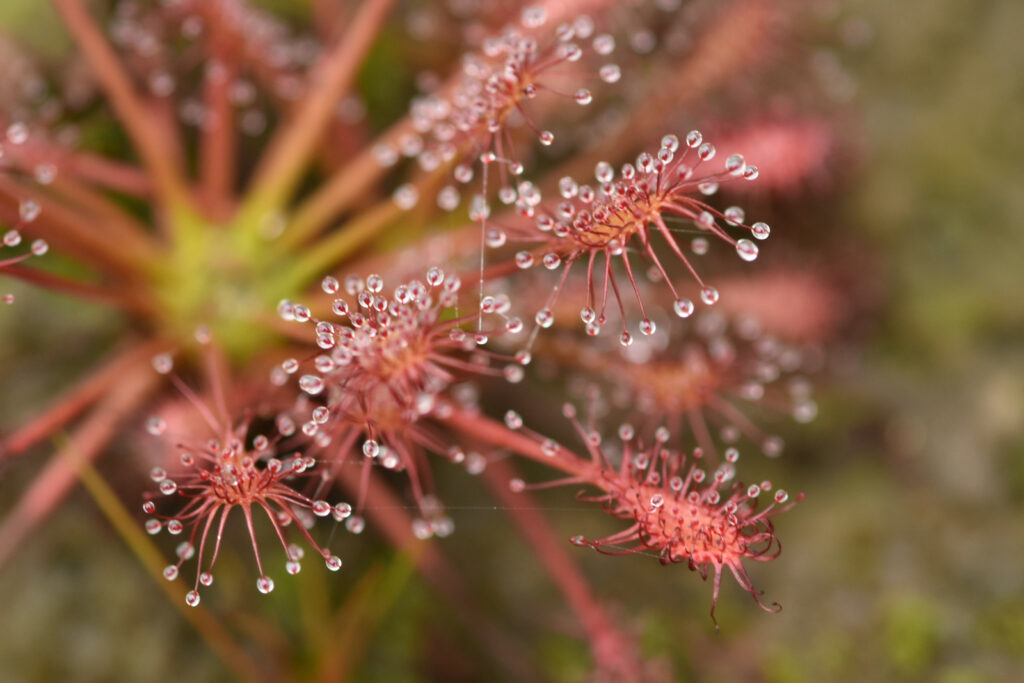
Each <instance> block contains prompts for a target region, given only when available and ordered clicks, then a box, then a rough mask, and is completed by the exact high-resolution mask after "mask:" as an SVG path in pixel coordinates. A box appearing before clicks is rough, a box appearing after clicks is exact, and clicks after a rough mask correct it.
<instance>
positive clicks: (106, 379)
mask: <svg viewBox="0 0 1024 683" xmlns="http://www.w3.org/2000/svg"><path fill="white" fill-rule="evenodd" d="M161 348H162V347H161V346H160V345H159V344H157V343H152V342H151V343H147V344H138V345H134V346H131V347H129V348H126V349H121V350H119V351H116V352H115V353H114V354H113V355H111V357H110V358H108V359H106V360H105V361H104V362H103V364H102V365H100V366H99V367H98V368H96V369H95V370H93V371H92V372H91V373H89V374H88V375H86V376H85V377H84V378H83V379H81V380H80V381H79V382H78V383H77V384H75V385H74V386H73V387H71V388H70V389H69V390H67V391H66V392H65V393H64V394H63V395H62V396H61V398H60V399H59V400H57V401H56V402H55V403H52V404H51V405H49V406H48V407H47V408H46V409H45V410H44V411H43V412H42V414H41V415H38V416H37V417H36V418H35V419H33V420H31V421H30V422H28V423H27V424H25V425H23V426H22V427H21V428H20V429H19V430H18V431H16V432H14V433H13V434H11V435H10V436H8V437H7V438H6V439H5V440H4V441H2V442H0V458H3V457H5V456H8V455H15V454H18V453H21V452H22V451H24V450H25V449H27V448H31V447H32V446H34V445H35V444H37V443H39V442H40V441H42V440H44V439H47V438H49V437H51V436H52V435H53V433H54V432H56V431H57V430H58V429H60V428H61V427H63V426H64V425H65V424H67V423H68V422H70V421H71V420H73V419H75V417H77V416H78V415H79V414H80V413H82V412H84V411H85V410H86V409H87V408H88V407H89V406H90V405H92V404H93V403H95V402H96V401H97V400H99V398H100V397H102V396H104V395H105V394H108V393H110V392H112V391H113V390H114V387H115V386H116V384H117V383H118V381H119V380H120V379H121V378H122V376H123V375H124V374H125V373H126V372H127V371H129V370H131V369H132V368H134V367H138V366H140V365H141V364H143V363H145V362H147V361H148V360H149V359H150V358H152V357H153V356H154V355H156V354H157V353H159V352H160V350H161Z"/></svg>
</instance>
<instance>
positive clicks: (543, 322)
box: [534, 308, 555, 328]
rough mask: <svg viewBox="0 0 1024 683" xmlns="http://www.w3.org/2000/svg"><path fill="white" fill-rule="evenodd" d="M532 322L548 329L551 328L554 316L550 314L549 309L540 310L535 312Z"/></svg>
mask: <svg viewBox="0 0 1024 683" xmlns="http://www.w3.org/2000/svg"><path fill="white" fill-rule="evenodd" d="M534 320H535V321H536V322H537V324H538V325H540V326H541V327H543V328H548V327H551V325H552V324H554V322H555V314H554V313H552V312H551V309H550V308H542V309H541V310H539V311H537V315H536V316H535V317H534Z"/></svg>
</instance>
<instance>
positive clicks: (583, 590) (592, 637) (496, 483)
mask: <svg viewBox="0 0 1024 683" xmlns="http://www.w3.org/2000/svg"><path fill="white" fill-rule="evenodd" d="M483 479H484V483H485V484H487V487H488V488H489V489H490V491H491V493H492V494H493V495H494V497H495V498H497V499H498V502H499V503H500V504H501V505H502V506H504V508H505V511H506V512H507V513H508V515H509V517H511V519H512V521H513V523H514V524H515V526H516V528H517V529H518V530H519V533H520V534H521V535H522V536H523V538H524V539H526V541H527V542H528V543H529V544H530V546H531V547H532V548H533V551H534V553H535V557H536V558H537V559H539V560H540V562H541V563H542V564H543V565H544V568H545V570H546V571H547V574H548V576H549V577H550V578H551V581H552V582H553V583H554V584H555V585H556V586H557V587H558V589H559V590H560V591H561V592H562V595H563V596H564V597H565V600H566V602H567V603H568V604H569V607H570V608H571V609H572V610H573V611H574V612H575V613H576V618H577V620H578V621H579V623H580V626H582V627H583V631H584V633H585V634H586V638H587V642H588V643H589V644H590V652H591V655H592V656H593V657H594V662H595V663H596V665H597V668H598V671H599V672H600V673H601V675H603V676H604V677H606V678H607V680H615V681H623V683H628V682H630V681H637V682H640V681H643V680H644V679H643V677H642V671H641V669H640V666H641V663H640V658H639V657H638V653H637V652H636V647H635V645H634V644H633V643H631V642H630V639H629V637H628V636H626V635H625V634H624V633H622V632H621V631H620V630H619V628H618V627H617V626H616V624H615V623H614V620H613V619H612V618H611V616H609V614H608V613H607V612H606V611H605V609H604V608H603V607H602V606H601V605H600V604H599V603H598V602H597V600H595V599H594V595H593V592H592V590H591V588H590V586H589V585H588V583H587V579H586V577H585V576H584V575H583V573H582V572H581V571H580V570H579V568H578V567H577V566H576V565H575V564H574V563H573V561H572V560H571V559H570V558H569V556H568V554H567V553H566V552H565V550H564V545H563V544H562V542H561V540H560V539H558V538H557V537H556V536H555V534H554V532H553V531H552V530H551V527H550V525H549V524H548V521H547V519H546V518H545V517H544V515H542V514H540V512H538V510H537V508H536V507H535V504H534V501H533V499H532V498H531V497H530V495H529V494H528V493H527V492H526V491H519V492H515V491H512V489H511V488H510V486H509V483H510V482H512V481H514V480H517V479H518V475H517V473H516V471H515V468H514V467H513V466H512V464H511V463H509V462H507V461H505V460H501V459H492V460H491V461H490V462H489V463H488V464H487V468H486V469H485V470H484V472H483Z"/></svg>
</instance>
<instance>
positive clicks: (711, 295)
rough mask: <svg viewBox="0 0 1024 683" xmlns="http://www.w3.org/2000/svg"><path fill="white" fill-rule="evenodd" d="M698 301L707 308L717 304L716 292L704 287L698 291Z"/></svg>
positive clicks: (712, 288)
mask: <svg viewBox="0 0 1024 683" xmlns="http://www.w3.org/2000/svg"><path fill="white" fill-rule="evenodd" d="M700 300H701V301H703V302H704V303H705V304H707V305H708V306H714V305H715V304H716V303H718V290H717V289H715V288H714V287H704V288H703V289H701V290H700Z"/></svg>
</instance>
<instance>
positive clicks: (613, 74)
mask: <svg viewBox="0 0 1024 683" xmlns="http://www.w3.org/2000/svg"><path fill="white" fill-rule="evenodd" d="M598 75H599V76H600V77H601V80H602V81H604V82H605V83H618V82H619V80H620V79H621V78H622V69H620V68H619V65H618V64H605V65H604V66H602V67H601V68H600V69H599V70H598Z"/></svg>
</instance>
